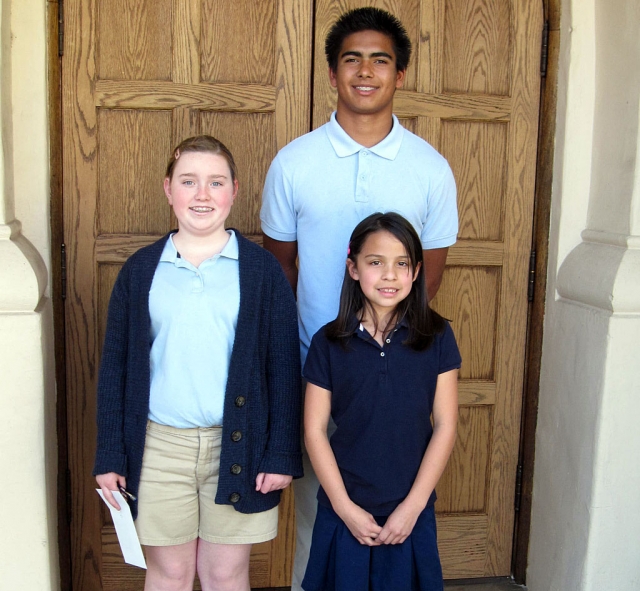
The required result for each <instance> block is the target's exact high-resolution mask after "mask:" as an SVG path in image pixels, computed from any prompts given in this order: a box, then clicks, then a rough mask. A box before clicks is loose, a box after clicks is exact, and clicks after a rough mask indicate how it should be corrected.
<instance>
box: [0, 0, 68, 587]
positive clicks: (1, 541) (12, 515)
mask: <svg viewBox="0 0 640 591" xmlns="http://www.w3.org/2000/svg"><path fill="white" fill-rule="evenodd" d="M44 4H45V3H43V2H37V1H36V2H34V1H32V0H27V1H26V2H25V1H24V0H14V2H13V5H12V2H11V1H10V0H0V119H1V122H2V143H1V145H0V416H2V428H0V450H1V451H0V473H1V474H2V480H3V483H2V488H3V494H2V503H0V578H1V581H0V587H2V588H3V589H5V588H6V589H42V590H45V591H47V590H53V589H57V588H59V574H58V557H57V535H56V506H55V499H56V496H55V494H56V486H55V483H56V481H55V478H56V457H57V454H56V449H55V386H54V384H53V370H52V367H53V364H52V346H51V345H52V338H51V337H52V322H51V305H50V303H49V301H48V300H47V299H46V298H45V297H43V296H44V294H45V290H46V286H47V276H48V275H47V269H46V266H45V263H44V261H43V259H42V257H41V256H40V254H39V253H38V251H37V250H36V249H35V248H34V247H33V245H32V244H31V242H30V241H29V240H27V238H26V237H25V236H24V235H23V233H22V229H21V223H20V221H19V220H17V219H16V217H15V211H16V196H17V195H19V197H18V199H23V200H26V199H30V198H33V195H32V194H31V193H32V191H30V187H32V186H33V182H34V178H39V179H43V178H46V177H47V175H48V171H47V170H46V168H45V169H44V170H43V169H42V159H41V160H40V162H39V163H37V162H36V160H37V159H36V157H35V156H31V158H33V160H32V161H29V160H26V161H25V160H20V162H19V164H20V166H19V168H20V169H21V170H28V169H29V168H30V167H31V174H30V175H26V176H25V175H23V174H20V178H16V156H15V153H16V152H15V151H16V141H15V140H16V137H15V133H14V130H15V123H16V120H20V119H21V118H23V119H24V117H25V116H26V117H28V116H29V115H28V114H26V115H25V114H24V112H25V110H27V111H28V109H29V106H30V105H31V104H33V102H35V101H40V102H41V104H44V105H46V94H45V96H37V97H32V98H31V101H26V102H23V101H22V97H18V98H19V100H18V101H16V96H15V95H14V90H15V85H14V81H15V78H14V73H16V72H15V71H14V68H15V66H16V63H17V62H16V58H18V63H19V65H20V75H21V76H29V75H33V76H36V77H37V76H38V75H39V74H40V75H42V76H44V75H45V72H46V70H44V69H42V68H40V69H38V67H37V65H34V68H33V69H30V68H31V66H32V64H29V63H26V62H28V61H29V60H24V59H22V60H21V61H20V58H21V57H22V58H23V57H24V56H21V55H20V54H19V53H18V54H16V53H14V48H15V45H14V42H15V40H16V37H20V38H25V37H26V35H30V36H31V42H32V43H35V45H36V47H38V46H40V47H43V48H44V47H45V43H44V40H45V34H46V28H45V27H44ZM25 11H30V16H31V17H32V18H35V20H38V17H40V23H41V25H42V26H41V29H40V30H27V27H26V26H20V25H19V23H20V21H19V20H16V19H17V18H18V17H19V16H20V15H24V14H26V12H25ZM12 19H13V22H12ZM12 25H14V26H15V25H18V26H20V28H19V32H18V30H16V29H14V28H13V27H12ZM42 63H43V64H46V58H45V57H44V55H43V56H42ZM42 80H44V78H42ZM42 86H44V85H42ZM45 109H46V107H45ZM18 112H20V115H17V113H18ZM41 127H42V129H39V130H38V133H39V134H40V135H39V136H38V137H30V138H21V145H24V144H25V141H26V142H31V145H32V147H33V146H42V145H44V146H45V148H46V138H47V129H46V123H45V125H44V126H41ZM43 140H44V142H43ZM37 152H38V150H37V149H34V150H33V152H32V153H37ZM44 156H45V161H46V151H45V152H44ZM20 158H22V156H20ZM22 204H26V205H28V206H29V205H30V206H32V207H35V208H39V211H42V208H43V207H44V208H46V207H47V204H48V196H47V195H40V196H39V198H38V200H36V201H34V202H32V203H31V204H29V203H25V201H23V202H22ZM41 234H43V235H41V236H40V237H39V238H41V239H44V240H46V235H47V229H46V228H44V232H41Z"/></svg>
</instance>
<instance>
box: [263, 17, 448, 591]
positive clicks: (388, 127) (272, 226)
mask: <svg viewBox="0 0 640 591" xmlns="http://www.w3.org/2000/svg"><path fill="white" fill-rule="evenodd" d="M325 53H326V56H327V61H328V63H329V80H330V82H331V85H332V86H333V87H334V88H336V90H337V92H338V105H337V110H336V111H335V112H334V113H333V114H332V115H331V120H330V121H329V122H328V123H326V124H325V125H323V126H322V127H320V128H318V129H316V130H315V131H312V132H311V133H308V134H306V135H304V136H302V137H300V138H298V139H296V140H294V141H292V142H291V143H290V144H289V145H287V146H286V147H284V148H283V149H282V150H280V152H279V153H278V155H277V156H276V157H275V159H274V160H273V162H272V164H271V167H270V169H269V172H268V174H267V179H266V182H265V187H264V193H263V204H262V211H261V214H260V217H261V220H262V230H263V232H264V246H265V248H266V249H267V250H269V251H271V252H272V253H273V254H274V255H275V256H276V257H277V259H278V260H279V261H280V263H281V265H282V267H283V269H284V271H285V274H286V275H287V278H288V280H289V282H290V283H291V286H292V288H293V289H294V292H296V293H297V298H298V317H299V327H300V344H301V352H302V357H303V361H304V358H305V357H306V353H307V350H308V347H309V343H310V342H311V337H313V335H314V333H315V332H316V331H317V330H318V329H319V328H320V327H321V326H323V325H324V324H326V323H327V322H329V321H330V320H332V319H333V318H335V316H336V314H337V311H338V299H339V294H340V287H341V282H342V276H343V272H344V264H345V259H346V256H347V249H348V241H349V236H350V235H351V231H352V230H353V228H354V227H355V226H356V225H357V224H358V222H360V221H361V220H362V219H364V218H365V217H366V216H368V215H369V214H371V213H374V212H377V211H381V212H387V211H395V212H398V213H400V214H401V215H403V216H404V217H406V218H407V219H408V220H409V221H410V222H411V223H412V225H413V226H414V227H415V229H416V231H417V232H418V234H419V235H420V238H421V241H422V245H423V249H424V262H425V272H426V281H427V288H428V293H429V297H430V298H433V296H434V295H435V293H436V291H437V290H438V287H439V285H440V281H441V279H442V272H443V270H444V266H445V262H446V258H447V251H448V247H449V246H450V245H452V244H453V243H454V242H455V241H456V235H457V232H458V214H457V208H456V189H455V182H454V179H453V175H452V173H451V169H450V168H449V165H448V164H447V161H446V160H445V159H444V158H443V157H442V156H441V155H440V154H439V153H438V152H437V151H436V150H435V149H434V148H432V147H431V146H430V145H429V144H428V143H427V142H425V141H424V140H422V139H421V138H419V137H417V136H415V135H414V134H412V133H411V132H409V131H408V130H406V129H404V128H403V127H402V126H401V125H400V123H399V121H398V119H397V118H396V116H395V115H393V95H394V93H395V90H396V88H400V87H401V86H402V84H403V81H404V77H405V73H406V69H407V65H408V63H409V57H410V55H411V42H410V41H409V38H408V36H407V33H406V31H405V29H404V27H403V26H402V24H401V23H400V21H398V20H397V19H396V18H395V17H394V16H392V15H391V14H389V13H388V12H385V11H383V10H379V9H376V8H371V7H368V8H360V9H356V10H352V11H350V12H347V13H345V14H343V15H342V16H341V17H340V18H339V19H338V21H337V22H336V23H335V24H334V25H333V27H332V28H331V30H330V31H329V34H328V35H327V39H326V42H325ZM296 258H298V262H299V269H298V266H297V265H296ZM297 482H298V483H300V484H297V486H296V487H295V495H296V498H295V500H296V517H297V522H298V539H297V550H296V559H295V566H294V580H293V587H292V590H293V591H296V590H299V589H300V581H302V577H303V575H304V569H305V566H306V562H307V558H308V553H309V544H310V539H311V528H312V526H313V521H314V517H315V508H316V501H315V495H316V492H317V489H318V483H317V479H316V478H315V475H314V474H313V473H312V470H311V464H310V463H309V462H308V458H305V478H304V479H302V480H300V481H297Z"/></svg>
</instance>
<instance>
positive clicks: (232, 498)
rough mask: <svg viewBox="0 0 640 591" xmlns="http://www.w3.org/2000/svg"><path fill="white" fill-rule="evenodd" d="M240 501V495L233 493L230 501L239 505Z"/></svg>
mask: <svg viewBox="0 0 640 591" xmlns="http://www.w3.org/2000/svg"><path fill="white" fill-rule="evenodd" d="M239 500H240V493H231V494H230V495H229V501H231V502H232V503H237V502H238V501H239Z"/></svg>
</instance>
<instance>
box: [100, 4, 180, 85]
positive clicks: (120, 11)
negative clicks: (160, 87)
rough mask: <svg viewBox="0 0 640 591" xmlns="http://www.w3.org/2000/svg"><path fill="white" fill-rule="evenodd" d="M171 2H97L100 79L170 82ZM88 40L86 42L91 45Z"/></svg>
mask: <svg viewBox="0 0 640 591" xmlns="http://www.w3.org/2000/svg"><path fill="white" fill-rule="evenodd" d="M171 1H172V0H155V2H140V1H139V0H109V1H108V2H98V3H97V8H98V14H97V15H92V16H93V17H94V18H95V20H96V23H97V30H96V38H95V39H96V43H97V45H98V47H97V62H98V76H99V77H100V78H111V79H113V80H171V35H170V34H166V33H163V34H158V32H159V31H166V29H167V28H168V27H169V28H170V27H171ZM91 40H92V39H91V38H90V39H88V40H87V41H91Z"/></svg>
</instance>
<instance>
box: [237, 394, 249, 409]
mask: <svg viewBox="0 0 640 591" xmlns="http://www.w3.org/2000/svg"><path fill="white" fill-rule="evenodd" d="M235 402H236V406H237V407H238V408H241V407H243V406H244V405H245V403H246V402H247V399H246V398H245V397H244V396H238V397H237V398H236V400H235Z"/></svg>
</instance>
